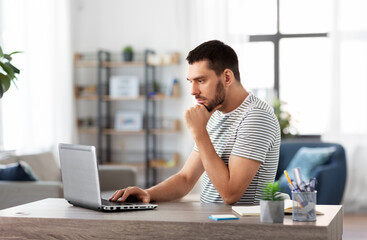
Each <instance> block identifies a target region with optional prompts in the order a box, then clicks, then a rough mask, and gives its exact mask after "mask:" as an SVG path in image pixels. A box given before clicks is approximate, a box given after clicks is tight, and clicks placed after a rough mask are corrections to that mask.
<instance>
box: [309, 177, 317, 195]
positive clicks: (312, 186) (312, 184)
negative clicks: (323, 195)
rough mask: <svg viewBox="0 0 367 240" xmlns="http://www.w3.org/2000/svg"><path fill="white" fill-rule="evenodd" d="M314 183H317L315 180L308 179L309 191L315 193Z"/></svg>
mask: <svg viewBox="0 0 367 240" xmlns="http://www.w3.org/2000/svg"><path fill="white" fill-rule="evenodd" d="M316 183H317V180H316V178H311V179H310V190H311V192H313V191H315V189H316Z"/></svg>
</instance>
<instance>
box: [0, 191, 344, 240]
mask: <svg viewBox="0 0 367 240" xmlns="http://www.w3.org/2000/svg"><path fill="white" fill-rule="evenodd" d="M318 210H320V211H322V212H324V213H325V215H321V216H317V221H316V222H293V221H292V216H291V215H286V216H285V218H284V223H283V224H265V223H261V222H260V218H259V216H251V217H240V218H239V220H228V221H218V222H216V221H213V220H211V219H209V218H208V216H209V215H212V214H228V213H232V214H235V213H234V212H233V211H232V209H231V206H228V205H224V204H201V203H198V202H167V203H159V204H158V208H157V209H155V210H142V211H126V212H109V213H106V212H98V211H93V210H88V209H84V208H79V207H75V206H72V205H70V204H69V203H67V202H66V201H65V200H64V199H56V198H50V199H45V200H41V201H37V202H33V203H29V204H25V205H20V206H17V207H13V208H8V209H4V210H1V211H0V232H1V233H2V235H3V236H4V234H5V236H8V237H27V238H32V239H36V238H37V239H48V238H49V237H50V236H54V237H56V238H77V239H78V238H88V239H100V238H105V239H113V238H121V236H124V239H152V238H153V239H154V238H157V239H158V238H164V239H171V238H172V239H173V238H174V239H238V238H241V239H244V238H249V239H250V238H251V239H288V238H289V237H290V236H292V239H337V240H339V239H341V237H342V231H343V209H342V206H339V205H319V206H318ZM235 215H236V214H235Z"/></svg>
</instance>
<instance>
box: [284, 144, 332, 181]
mask: <svg viewBox="0 0 367 240" xmlns="http://www.w3.org/2000/svg"><path fill="white" fill-rule="evenodd" d="M335 150H336V148H335V147H322V148H309V147H302V148H300V149H299V150H298V151H297V152H296V154H295V155H294V157H293V158H292V159H291V161H290V163H289V165H288V166H287V169H286V170H287V172H288V175H289V177H290V178H291V179H293V180H294V177H293V172H292V169H293V168H297V167H298V168H300V170H301V175H302V179H303V181H305V182H308V180H309V179H310V178H311V177H312V176H311V174H312V172H313V171H314V170H315V169H316V168H317V167H318V166H320V165H322V164H324V163H325V162H327V160H328V159H329V158H330V156H331V155H332V154H333V153H334V152H335ZM279 182H280V184H281V185H282V186H287V184H288V181H287V178H286V176H285V175H284V173H283V174H282V175H281V177H280V178H279Z"/></svg>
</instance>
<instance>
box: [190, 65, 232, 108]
mask: <svg viewBox="0 0 367 240" xmlns="http://www.w3.org/2000/svg"><path fill="white" fill-rule="evenodd" d="M187 80H188V81H189V82H190V83H191V84H192V86H191V95H193V96H195V98H196V100H197V103H198V104H203V105H204V106H205V107H206V109H208V111H209V112H211V111H212V110H213V109H214V108H215V107H217V106H218V105H220V104H222V103H223V102H224V100H225V96H226V94H225V89H224V85H223V82H222V76H219V77H218V76H217V75H216V74H215V72H214V70H211V69H209V68H208V62H207V61H206V60H203V61H199V62H195V63H193V64H189V69H188V77H187Z"/></svg>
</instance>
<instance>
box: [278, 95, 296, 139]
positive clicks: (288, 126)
mask: <svg viewBox="0 0 367 240" xmlns="http://www.w3.org/2000/svg"><path fill="white" fill-rule="evenodd" d="M284 104H286V103H285V102H283V101H280V100H279V99H277V100H274V113H275V115H276V116H277V118H278V121H279V125H280V133H281V138H282V139H284V138H289V137H292V136H294V135H297V129H296V128H295V127H293V126H292V115H291V114H290V113H289V112H287V111H284V110H283V108H282V106H283V105H284Z"/></svg>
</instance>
